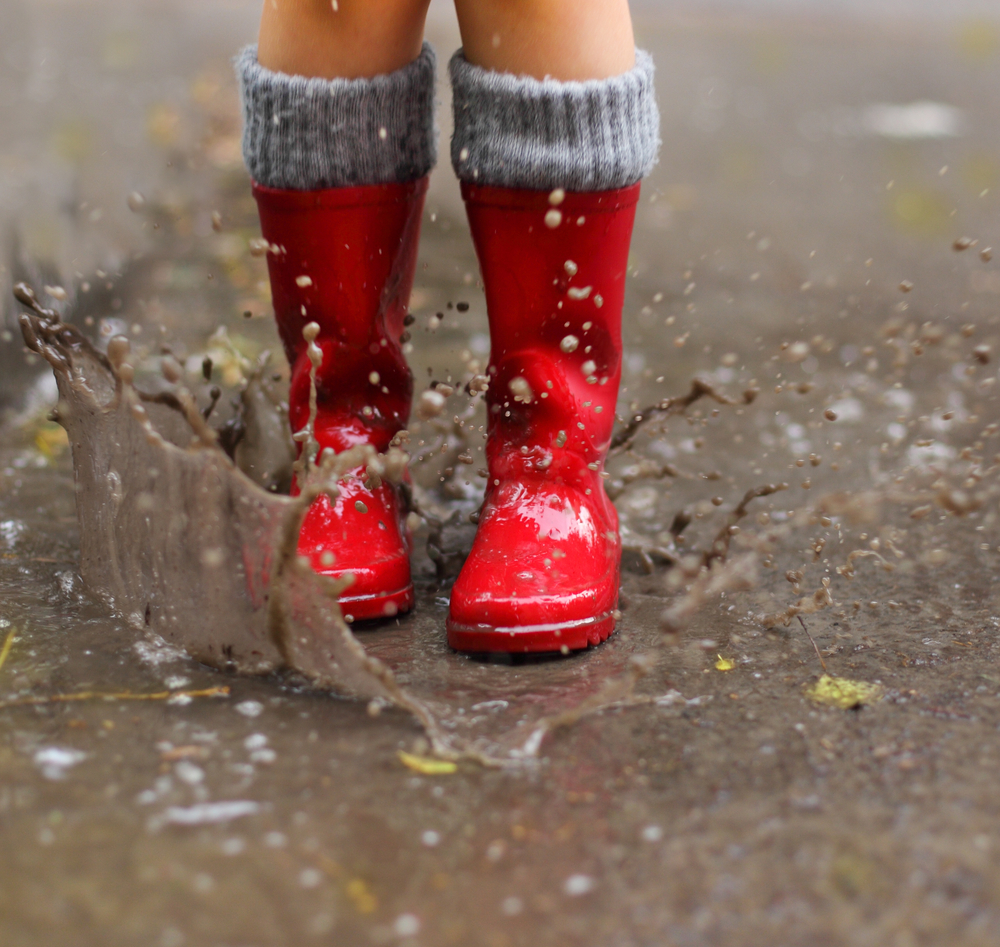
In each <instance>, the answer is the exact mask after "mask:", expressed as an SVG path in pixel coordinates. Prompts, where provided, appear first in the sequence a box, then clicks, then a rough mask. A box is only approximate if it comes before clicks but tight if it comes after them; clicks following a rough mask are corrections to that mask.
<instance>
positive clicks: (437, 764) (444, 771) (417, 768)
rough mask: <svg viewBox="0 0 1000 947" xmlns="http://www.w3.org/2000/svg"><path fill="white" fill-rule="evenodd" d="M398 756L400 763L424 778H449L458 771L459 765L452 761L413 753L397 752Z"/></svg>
mask: <svg viewBox="0 0 1000 947" xmlns="http://www.w3.org/2000/svg"><path fill="white" fill-rule="evenodd" d="M396 755H397V756H398V757H399V760H400V762H401V763H402V764H403V765H404V766H405V767H406V768H407V769H412V770H413V772H415V773H421V774H422V775H424V776H448V775H450V774H451V773H455V772H457V771H458V765H457V764H456V763H452V762H451V761H450V760H436V759H434V758H433V757H431V756H416V755H415V754H413V753H406V752H404V751H403V750H397V751H396Z"/></svg>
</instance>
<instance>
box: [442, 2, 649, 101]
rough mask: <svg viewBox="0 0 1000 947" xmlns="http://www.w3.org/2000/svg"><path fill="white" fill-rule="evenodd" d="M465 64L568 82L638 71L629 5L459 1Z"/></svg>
mask: <svg viewBox="0 0 1000 947" xmlns="http://www.w3.org/2000/svg"><path fill="white" fill-rule="evenodd" d="M455 8H456V10H457V12H458V23H459V26H460V28H461V30H462V45H463V48H464V51H465V58H466V59H467V60H468V61H469V62H470V63H473V64H474V65H476V66H482V67H483V68H484V69H492V70H495V71H497V72H510V73H514V74H515V75H524V76H533V77H534V78H536V79H544V78H545V77H546V76H551V77H552V78H553V79H559V80H561V81H563V82H566V81H569V80H582V79H607V78H609V77H611V76H618V75H621V74H622V73H625V72H628V71H629V70H630V69H631V68H632V67H633V66H634V65H635V38H634V37H633V35H632V18H631V16H630V14H629V9H628V0H455Z"/></svg>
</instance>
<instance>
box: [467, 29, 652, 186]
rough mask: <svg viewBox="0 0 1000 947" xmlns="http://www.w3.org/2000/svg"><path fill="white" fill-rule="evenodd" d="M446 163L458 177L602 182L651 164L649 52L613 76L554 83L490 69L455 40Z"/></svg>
mask: <svg viewBox="0 0 1000 947" xmlns="http://www.w3.org/2000/svg"><path fill="white" fill-rule="evenodd" d="M449 71H450V73H451V83H452V96H453V102H454V109H455V134H454V136H453V138H452V140H451V163H452V165H453V166H454V168H455V173H456V174H457V175H458V176H459V178H460V179H461V180H463V181H471V182H475V183H478V184H489V185H494V186H498V187H517V188H532V189H536V190H544V189H546V188H555V187H561V188H564V189H566V190H568V191H606V190H611V189H613V188H619V187H626V186H627V185H630V184H634V183H635V182H636V181H638V180H639V179H640V178H642V177H644V176H645V175H646V174H648V173H649V172H650V170H652V167H653V165H654V164H656V157H657V153H658V151H659V147H660V114H659V111H658V110H657V107H656V90H655V88H654V86H653V58H652V56H650V55H649V53H647V52H644V51H643V50H639V49H637V50H636V53H635V68H634V69H632V71H631V72H626V73H625V74H624V75H620V76H613V77H612V78H610V79H590V80H587V81H585V82H559V81H557V80H555V79H541V80H539V79H533V78H530V77H528V76H515V75H511V74H509V73H502V72H491V71H490V70H487V69H483V68H481V67H480V66H473V65H472V64H471V63H469V62H468V61H467V60H466V59H465V56H464V55H463V53H462V50H461V49H460V50H459V51H458V52H457V53H455V55H454V56H453V57H452V59H451V63H450V64H449Z"/></svg>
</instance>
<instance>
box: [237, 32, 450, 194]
mask: <svg viewBox="0 0 1000 947" xmlns="http://www.w3.org/2000/svg"><path fill="white" fill-rule="evenodd" d="M434 66H435V57H434V51H433V50H432V49H431V47H430V46H429V45H428V44H427V43H424V48H423V51H422V52H421V53H420V55H419V56H418V57H417V58H416V59H415V60H414V61H413V62H411V63H410V64H409V65H406V66H403V68H402V69H397V70H396V71H395V72H391V73H389V74H388V75H383V76H375V77H374V78H372V79H307V78H305V77H303V76H289V75H285V74H284V73H281V72H271V70H269V69H265V68H264V67H263V66H261V65H260V64H259V63H258V62H257V47H256V46H247V48H246V49H244V50H243V52H242V53H240V55H239V56H238V57H237V58H236V73H237V77H238V79H239V82H240V92H241V98H242V101H243V122H244V125H243V160H244V161H245V162H246V166H247V170H248V171H249V172H250V176H251V177H252V178H253V179H254V180H255V181H256V182H257V183H258V184H263V185H265V186H267V187H277V188H287V189H290V190H300V191H312V190H318V189H320V188H327V187H352V186H357V185H362V184H390V183H403V182H405V181H413V180H416V179H417V178H420V177H423V176H424V175H425V174H427V172H428V171H430V169H431V168H432V167H433V166H434V161H435V160H436V158H437V148H436V144H437V143H436V141H435V134H434Z"/></svg>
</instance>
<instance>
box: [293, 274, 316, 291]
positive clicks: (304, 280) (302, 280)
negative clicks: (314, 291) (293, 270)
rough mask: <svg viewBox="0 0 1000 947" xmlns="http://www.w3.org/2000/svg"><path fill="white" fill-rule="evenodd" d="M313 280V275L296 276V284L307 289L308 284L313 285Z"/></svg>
mask: <svg viewBox="0 0 1000 947" xmlns="http://www.w3.org/2000/svg"><path fill="white" fill-rule="evenodd" d="M312 284H313V281H312V277H311V276H296V277H295V285H296V286H298V287H299V288H300V289H305V288H306V287H307V286H312Z"/></svg>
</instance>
